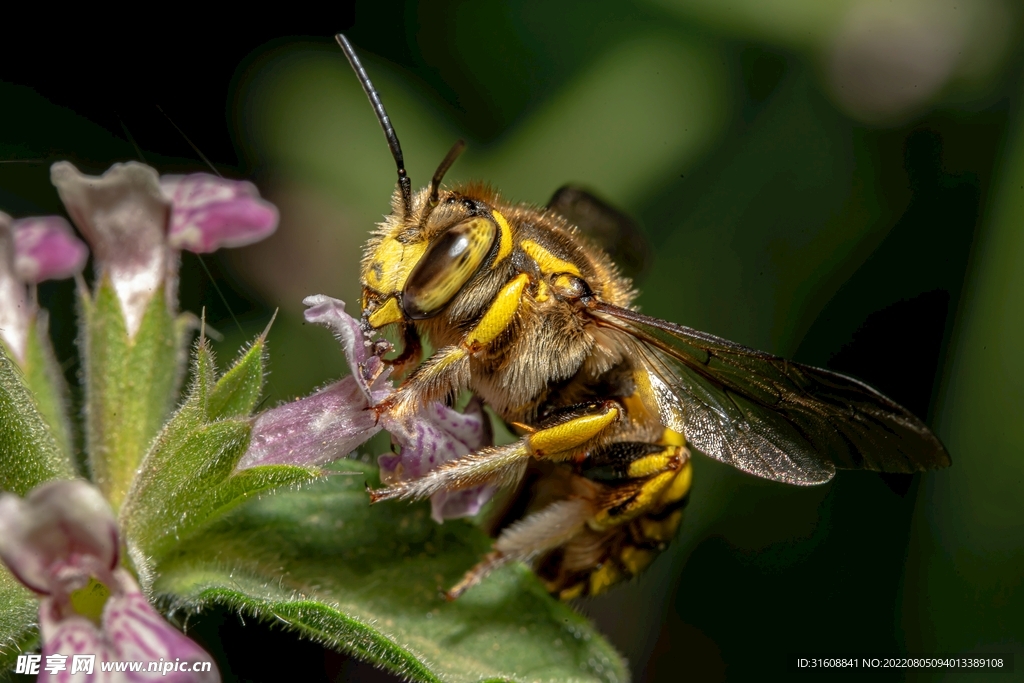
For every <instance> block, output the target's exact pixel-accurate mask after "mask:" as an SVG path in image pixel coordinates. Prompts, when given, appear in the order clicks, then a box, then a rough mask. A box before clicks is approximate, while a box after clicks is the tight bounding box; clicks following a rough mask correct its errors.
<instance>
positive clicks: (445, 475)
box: [370, 400, 623, 503]
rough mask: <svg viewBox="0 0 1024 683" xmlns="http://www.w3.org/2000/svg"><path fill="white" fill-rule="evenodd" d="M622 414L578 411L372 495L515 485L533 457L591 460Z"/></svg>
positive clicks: (592, 406)
mask: <svg viewBox="0 0 1024 683" xmlns="http://www.w3.org/2000/svg"><path fill="white" fill-rule="evenodd" d="M622 414H623V408H622V405H621V404H620V403H619V402H618V401H614V400H607V401H601V402H598V403H587V404H582V405H579V406H573V407H571V408H569V409H566V410H563V411H561V412H560V413H559V414H558V415H557V416H555V417H553V418H551V419H550V420H548V421H546V422H544V423H542V424H541V426H540V428H538V429H537V430H535V431H533V432H531V433H529V434H527V435H525V436H523V437H522V438H520V439H519V440H518V441H514V442H512V443H510V444H507V445H505V446H495V447H492V448H484V449H482V450H479V451H477V452H475V453H470V454H469V455H465V456H463V457H461V458H458V459H456V460H451V461H449V462H446V463H445V464H443V465H441V466H440V467H438V468H437V469H435V470H431V471H430V472H428V473H427V474H425V475H424V476H422V477H420V478H419V479H414V480H411V481H403V482H400V483H397V484H394V485H392V486H388V487H386V488H380V489H376V490H374V491H371V492H370V502H371V503H376V502H379V501H383V500H393V499H396V498H404V499H420V498H427V497H429V496H431V495H433V494H434V493H437V492H438V491H459V490H462V489H467V488H472V487H474V486H480V485H482V484H493V485H497V486H509V485H511V484H514V483H516V482H517V481H519V479H520V478H521V477H522V476H523V473H524V472H525V471H526V465H527V463H528V462H529V460H530V458H538V459H549V460H556V461H566V460H575V459H583V458H585V457H586V453H587V452H588V450H590V448H591V447H592V446H594V445H595V442H596V440H597V439H598V437H599V436H600V435H602V434H603V433H604V432H605V430H607V429H610V428H612V425H614V424H615V423H616V422H617V421H618V420H619V419H620V417H621V416H622Z"/></svg>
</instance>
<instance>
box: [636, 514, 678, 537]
mask: <svg viewBox="0 0 1024 683" xmlns="http://www.w3.org/2000/svg"><path fill="white" fill-rule="evenodd" d="M682 520H683V511H682V510H676V511H675V512H673V513H672V514H671V515H669V516H668V517H666V518H665V519H660V520H659V519H650V518H647V517H644V518H643V519H641V520H640V529H641V530H642V531H643V534H644V537H646V538H649V539H650V540H652V541H657V542H659V543H667V542H668V541H671V540H672V538H673V537H674V536H675V535H676V531H678V530H679V522H681V521H682Z"/></svg>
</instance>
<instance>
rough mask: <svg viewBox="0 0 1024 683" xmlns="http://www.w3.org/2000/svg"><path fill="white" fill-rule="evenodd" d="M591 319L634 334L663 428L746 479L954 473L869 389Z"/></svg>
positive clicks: (914, 426)
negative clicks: (852, 472)
mask: <svg viewBox="0 0 1024 683" xmlns="http://www.w3.org/2000/svg"><path fill="white" fill-rule="evenodd" d="M588 310H589V312H590V314H591V315H592V316H593V317H594V319H595V322H596V323H597V324H599V325H601V326H603V327H607V328H612V329H616V330H620V331H621V332H624V333H625V334H626V335H628V337H627V338H626V339H627V343H628V344H630V345H631V346H632V347H633V348H634V351H635V352H636V354H637V357H638V358H639V359H642V361H643V363H644V364H645V365H646V366H647V368H648V370H649V371H650V377H651V387H650V393H651V399H652V400H653V401H654V402H655V403H656V404H657V406H658V409H659V412H660V413H661V417H662V420H663V422H664V423H665V424H666V426H668V427H671V428H672V429H675V430H676V431H679V432H681V433H683V434H684V435H685V436H686V438H687V441H688V442H689V443H690V445H692V446H693V447H694V448H695V449H697V450H698V451H700V452H702V453H704V454H705V455H708V456H710V457H712V458H715V459H716V460H721V461H722V462H725V463H728V464H730V465H732V466H733V467H736V468H738V469H740V470H742V471H744V472H749V473H751V474H754V475H757V476H759V477H764V478H766V479H774V480H777V481H784V482H788V483H790V484H804V485H807V484H820V483H824V482H826V481H828V480H829V479H831V478H832V476H833V475H834V474H835V470H836V468H843V469H868V470H877V471H881V472H905V473H910V472H918V471H923V470H928V469H934V468H938V467H947V466H948V465H949V464H950V458H949V454H948V453H947V452H946V449H945V448H944V447H943V445H942V443H941V442H940V441H939V440H938V438H937V437H936V436H935V435H934V434H933V433H932V432H931V430H930V429H928V427H927V426H926V425H925V424H924V423H923V422H922V421H921V420H920V419H918V418H917V417H916V416H914V415H913V414H912V413H910V412H909V411H908V410H907V409H906V408H903V407H902V406H900V405H899V404H897V403H896V402H894V401H892V400H890V399H889V398H887V397H885V396H883V395H882V394H880V393H879V392H877V391H875V390H874V389H872V388H871V387H869V386H868V385H866V384H864V383H863V382H860V381H858V380H855V379H853V378H851V377H846V376H844V375H840V374H838V373H835V372H831V371H829V370H823V369H821V368H814V367H810V366H807V365H801V364H799V363H793V362H791V361H787V360H785V359H783V358H779V357H777V356H773V355H771V354H767V353H763V352H761V351H756V350H754V349H750V348H747V347H745V346H741V345H739V344H734V343H732V342H730V341H727V340H725V339H721V338H720V337H716V336H714V335H711V334H707V333H704V332H700V331H698V330H694V329H691V328H688V327H683V326H681V325H676V324H674V323H670V322H666V321H664V320H658V319H657V318H651V317H649V316H646V315H642V314H640V313H637V312H635V311H631V310H628V309H625V308H619V307H617V306H612V305H609V304H605V303H602V302H599V301H596V300H591V301H590V302H589V303H588Z"/></svg>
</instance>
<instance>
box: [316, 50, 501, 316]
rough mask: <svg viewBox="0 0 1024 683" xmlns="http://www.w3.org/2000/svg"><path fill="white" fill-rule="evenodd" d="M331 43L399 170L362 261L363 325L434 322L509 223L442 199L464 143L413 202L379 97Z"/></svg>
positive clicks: (457, 198) (452, 195)
mask: <svg viewBox="0 0 1024 683" xmlns="http://www.w3.org/2000/svg"><path fill="white" fill-rule="evenodd" d="M336 38H337V40H338V45H340V46H341V49H342V51H343V52H344V53H345V56H346V57H348V61H349V64H351V65H352V69H353V70H354V71H355V72H356V76H357V77H358V78H359V83H360V85H362V86H363V91H364V92H365V93H366V96H367V97H368V98H369V100H370V104H371V105H373V110H374V113H376V115H377V120H378V121H380V125H381V128H383V129H384V137H385V139H386V140H387V142H388V147H389V148H390V150H391V155H392V156H393V157H394V159H395V165H396V166H397V167H398V188H397V189H396V191H395V195H394V197H393V199H392V212H391V215H390V216H388V217H387V218H386V219H385V221H384V223H383V224H382V225H381V227H380V229H379V230H378V231H377V234H376V235H375V237H374V238H373V239H371V240H370V242H369V244H368V246H367V252H366V255H365V257H364V259H363V267H362V273H361V278H360V279H361V282H362V285H363V301H362V303H363V320H364V321H365V324H366V325H367V326H368V327H370V328H371V329H377V328H380V327H383V326H384V325H388V324H391V323H398V322H406V321H409V320H423V319H426V318H430V317H433V316H434V315H436V314H437V313H439V312H440V311H441V309H442V308H444V307H445V305H446V304H447V303H448V302H449V301H451V300H452V298H453V297H454V296H455V295H456V294H458V293H459V290H461V289H462V287H463V286H464V285H465V284H466V283H467V282H469V280H470V278H472V277H473V275H474V274H476V272H477V271H479V270H480V267H481V266H482V265H483V263H484V261H485V260H486V259H487V256H488V255H489V254H490V253H491V252H492V251H493V250H494V248H495V245H496V244H498V243H499V242H501V243H504V242H505V241H506V238H507V237H508V230H509V229H508V224H507V223H506V222H505V219H504V218H502V217H501V215H500V214H498V213H497V212H495V211H494V210H493V209H492V208H491V207H490V206H489V205H488V204H487V203H486V202H484V201H481V200H479V199H471V198H469V197H462V196H461V195H459V194H458V193H456V192H445V193H443V195H442V193H441V180H442V179H443V178H444V174H445V173H446V172H447V171H448V169H449V168H450V167H451V165H452V164H453V163H455V160H456V159H457V158H458V157H459V155H460V154H461V153H462V150H463V149H465V147H466V143H465V142H464V141H462V140H459V141H458V142H456V143H455V145H453V146H452V148H451V149H450V150H449V151H448V154H447V155H446V156H445V158H444V160H443V161H441V164H440V165H439V166H438V167H437V171H435V172H434V177H433V178H431V180H430V185H429V186H428V187H427V188H424V189H423V190H421V191H420V192H418V193H417V194H416V196H415V197H414V196H413V194H412V190H411V187H412V186H411V183H410V181H409V176H408V174H407V173H406V171H405V161H404V158H403V156H402V146H401V145H400V144H399V142H398V135H397V134H396V133H395V129H394V128H393V127H392V125H391V119H390V118H388V114H387V111H385V109H384V104H383V103H382V102H381V101H380V95H379V94H378V93H377V90H376V89H375V88H374V87H373V83H371V82H370V77H369V76H368V75H367V74H366V70H365V69H364V68H363V65H362V63H361V62H360V61H359V57H358V56H357V55H356V52H355V49H353V47H352V44H351V43H349V42H348V39H347V38H345V36H343V35H342V34H340V33H339V34H338V35H337V36H336ZM435 209H437V210H436V211H435ZM499 233H500V234H501V237H502V239H501V240H499V239H498V237H499Z"/></svg>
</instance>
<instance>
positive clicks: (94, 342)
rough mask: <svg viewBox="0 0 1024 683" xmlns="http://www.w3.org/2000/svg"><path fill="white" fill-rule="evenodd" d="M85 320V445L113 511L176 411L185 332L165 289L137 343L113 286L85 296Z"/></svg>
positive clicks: (146, 318) (156, 298) (104, 282)
mask: <svg viewBox="0 0 1024 683" xmlns="http://www.w3.org/2000/svg"><path fill="white" fill-rule="evenodd" d="M82 311H83V313H84V318H85V334H84V338H85V349H84V353H83V356H84V364H85V379H86V391H85V394H86V442H87V445H88V451H89V463H90V466H91V469H92V475H93V479H94V481H95V483H96V485H97V486H99V487H100V489H101V490H102V491H103V493H104V494H105V495H106V497H107V499H108V500H109V501H110V502H111V504H112V505H113V506H114V508H115V509H116V508H118V507H119V506H120V504H121V502H122V500H123V499H124V496H125V494H126V492H127V491H128V487H129V485H130V483H131V480H132V477H133V476H134V474H135V470H136V468H137V467H138V465H139V463H140V462H141V461H142V457H143V455H144V454H145V453H146V450H147V447H148V446H149V444H150V442H151V441H152V440H153V437H155V436H156V435H157V433H158V432H159V431H160V427H161V426H162V425H163V423H164V420H165V419H166V417H167V414H168V413H169V412H170V409H171V407H172V405H173V402H174V398H175V394H176V390H177V387H178V384H179V382H180V380H181V375H182V366H183V363H182V360H183V356H184V354H183V352H182V344H183V341H184V339H183V330H182V326H181V325H180V324H179V323H178V322H177V321H175V319H174V316H173V315H172V314H171V312H170V310H169V309H168V307H167V303H166V297H165V295H164V292H163V289H162V288H161V289H159V290H157V292H155V293H154V294H153V297H152V299H151V300H150V302H149V306H148V308H147V309H146V312H145V314H144V315H143V318H142V323H141V325H140V327H139V330H138V332H136V334H135V337H134V339H129V338H128V332H127V328H126V326H125V320H124V314H123V312H122V311H121V304H120V302H119V301H118V298H117V295H116V293H115V292H114V288H113V286H112V285H111V284H110V280H109V279H108V278H106V277H104V278H103V280H102V281H101V282H100V284H99V286H98V287H97V289H96V292H95V298H93V299H90V298H89V296H88V294H83V296H82Z"/></svg>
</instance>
